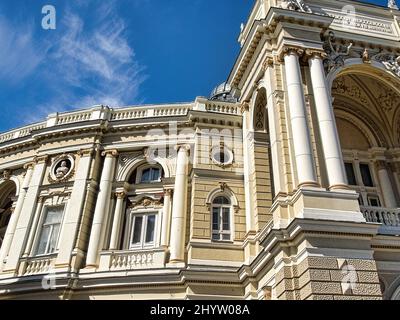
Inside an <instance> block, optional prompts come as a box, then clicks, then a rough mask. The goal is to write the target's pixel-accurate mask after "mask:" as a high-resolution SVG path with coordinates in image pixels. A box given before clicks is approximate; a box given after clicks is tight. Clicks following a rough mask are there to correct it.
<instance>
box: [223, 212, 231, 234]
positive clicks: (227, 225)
mask: <svg viewBox="0 0 400 320" xmlns="http://www.w3.org/2000/svg"><path fill="white" fill-rule="evenodd" d="M222 210H223V211H222V229H223V230H224V231H229V230H230V229H231V228H230V226H231V223H230V217H229V216H230V214H229V211H230V210H229V208H223V209H222Z"/></svg>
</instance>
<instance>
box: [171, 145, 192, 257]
mask: <svg viewBox="0 0 400 320" xmlns="http://www.w3.org/2000/svg"><path fill="white" fill-rule="evenodd" d="M177 149H178V156H177V163H176V177H175V188H174V197H173V204H172V221H171V239H170V253H171V255H170V263H184V262H185V234H186V216H187V187H188V164H189V151H190V146H188V145H182V146H178V147H177Z"/></svg>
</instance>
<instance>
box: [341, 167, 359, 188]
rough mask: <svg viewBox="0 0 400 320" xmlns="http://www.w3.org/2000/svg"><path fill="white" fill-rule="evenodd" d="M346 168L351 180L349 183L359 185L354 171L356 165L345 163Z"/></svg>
mask: <svg viewBox="0 0 400 320" xmlns="http://www.w3.org/2000/svg"><path fill="white" fill-rule="evenodd" d="M344 165H345V168H346V175H347V181H348V182H349V185H351V186H355V185H357V181H356V175H355V173H354V167H353V164H352V163H345V164H344Z"/></svg>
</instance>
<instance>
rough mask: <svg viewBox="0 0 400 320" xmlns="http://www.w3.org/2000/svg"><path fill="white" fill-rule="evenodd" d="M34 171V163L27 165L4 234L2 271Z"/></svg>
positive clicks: (1, 255)
mask: <svg viewBox="0 0 400 320" xmlns="http://www.w3.org/2000/svg"><path fill="white" fill-rule="evenodd" d="M32 172H33V164H32V165H28V166H27V170H26V174H25V178H24V181H23V183H22V186H21V188H20V191H19V195H18V200H17V204H16V206H15V210H14V212H13V213H12V216H11V218H10V222H9V224H8V227H7V231H6V234H5V236H4V240H3V243H2V246H1V250H0V271H1V270H2V267H3V264H4V260H5V259H6V258H7V256H8V253H9V251H10V246H11V243H12V240H13V237H14V233H15V229H16V228H17V223H18V219H19V216H20V214H21V210H22V206H23V204H24V200H25V196H26V192H27V190H28V187H29V182H30V180H31V178H32Z"/></svg>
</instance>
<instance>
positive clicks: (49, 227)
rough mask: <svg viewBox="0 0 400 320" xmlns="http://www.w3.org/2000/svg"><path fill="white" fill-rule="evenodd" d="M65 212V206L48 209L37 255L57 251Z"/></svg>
mask: <svg viewBox="0 0 400 320" xmlns="http://www.w3.org/2000/svg"><path fill="white" fill-rule="evenodd" d="M63 212H64V206H60V207H47V208H46V214H45V218H44V221H43V224H42V227H41V230H40V236H39V242H38V245H37V249H36V254H37V255H43V254H51V253H54V252H55V251H56V249H57V244H58V237H59V233H60V227H61V221H62V216H63Z"/></svg>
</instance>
